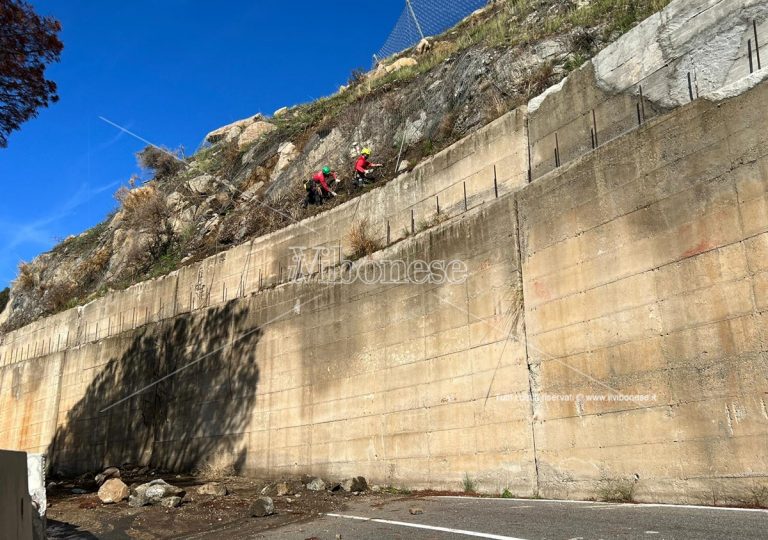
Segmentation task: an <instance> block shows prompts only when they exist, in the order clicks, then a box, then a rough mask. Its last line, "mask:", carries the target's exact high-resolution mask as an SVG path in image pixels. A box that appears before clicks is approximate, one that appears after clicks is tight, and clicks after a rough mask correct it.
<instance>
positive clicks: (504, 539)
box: [325, 514, 525, 540]
mask: <svg viewBox="0 0 768 540" xmlns="http://www.w3.org/2000/svg"><path fill="white" fill-rule="evenodd" d="M325 515H326V516H330V517H338V518H344V519H355V520H358V521H372V522H374V523H383V524H386V525H397V526H400V527H411V528H414V529H428V530H430V531H440V532H447V533H453V534H463V535H465V536H474V537H477V538H490V539H492V540H525V539H524V538H515V537H513V536H501V535H500V534H490V533H481V532H476V531H465V530H462V529H449V528H448V527H434V526H432V525H422V524H421V523H408V522H406V521H392V520H389V519H378V518H367V517H360V516H345V515H344V514H325Z"/></svg>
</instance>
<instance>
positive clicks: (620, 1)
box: [3, 0, 669, 330]
mask: <svg viewBox="0 0 768 540" xmlns="http://www.w3.org/2000/svg"><path fill="white" fill-rule="evenodd" d="M668 1H669V0H637V1H629V0H592V1H586V0H580V1H563V0H507V1H497V2H494V3H492V4H491V5H490V6H489V8H487V9H486V10H484V11H482V12H481V13H479V14H476V15H474V16H472V17H469V18H468V19H466V20H464V21H463V22H462V23H460V24H459V25H458V26H456V27H455V28H453V29H451V30H449V31H448V32H446V33H445V34H443V35H441V36H437V37H435V38H433V39H432V40H431V48H430V49H429V50H427V51H424V52H421V53H417V52H416V51H415V50H409V51H405V52H404V53H402V54H400V55H397V56H396V57H393V58H390V59H388V60H386V61H385V62H384V64H385V65H386V66H392V65H393V64H394V63H395V62H398V61H399V60H403V59H406V58H412V59H415V63H414V62H413V61H412V60H411V61H409V62H408V64H409V65H407V66H406V67H403V68H401V69H397V70H393V71H391V72H389V73H387V72H386V68H385V66H381V67H380V68H379V70H378V71H374V72H371V73H364V72H363V71H362V70H355V71H354V72H353V74H352V76H351V78H350V81H349V85H348V87H344V88H343V89H342V90H340V91H339V92H338V93H337V94H335V95H333V96H330V97H327V98H323V99H319V100H317V101H314V102H312V103H307V104H304V105H299V106H295V107H291V108H289V109H287V110H286V111H284V112H282V114H280V115H275V116H274V117H273V118H266V119H264V118H260V119H259V121H264V122H267V123H268V124H269V130H265V131H264V133H263V134H262V135H261V136H259V137H258V138H257V139H255V140H253V141H248V142H247V144H242V143H241V141H242V139H230V140H227V139H226V138H224V139H223V140H217V141H215V142H214V143H213V144H211V145H209V146H205V147H203V148H201V149H200V150H199V151H198V152H196V153H195V154H194V155H193V156H191V157H188V158H187V157H185V156H184V155H183V153H181V152H180V151H169V150H167V149H157V148H148V149H145V150H144V151H142V152H141V153H140V154H139V156H138V157H139V162H140V165H142V167H143V168H144V169H145V170H147V171H148V172H149V177H150V180H149V181H148V182H146V183H145V184H144V185H143V186H141V187H138V188H136V187H134V185H133V183H134V180H132V181H131V185H130V186H129V187H127V188H121V190H120V191H118V193H117V194H116V198H117V200H118V203H119V207H118V209H117V211H116V212H115V213H114V214H113V215H111V216H109V217H108V218H107V219H106V220H105V221H104V222H103V223H101V224H99V225H98V226H96V227H94V228H93V229H91V230H89V231H86V232H85V233H83V234H81V235H79V236H77V237H72V238H69V239H67V240H65V241H64V242H62V243H61V244H59V245H58V246H56V248H54V249H53V250H52V251H51V252H49V253H45V254H43V255H41V256H40V257H38V258H37V259H35V260H34V261H33V262H31V263H25V264H23V265H22V266H21V267H20V269H19V277H18V278H17V280H16V282H15V283H14V286H13V289H12V293H11V299H10V308H9V309H10V310H11V311H10V312H8V313H7V314H6V315H7V316H8V318H7V320H6V322H5V324H4V326H3V329H4V330H9V329H12V328H17V327H19V326H22V325H24V324H27V323H28V322H30V321H32V320H34V319H36V318H38V317H41V316H45V315H48V314H51V313H54V312H56V311H59V310H62V309H66V308H69V307H72V306H74V305H78V304H82V303H85V302H88V301H90V300H92V299H94V298H96V297H98V296H100V295H103V294H105V293H106V292H108V291H109V290H110V289H120V288H125V287H128V286H130V285H131V284H133V283H136V282H139V281H142V280H145V279H148V278H152V277H157V276H161V275H164V274H167V273H169V272H171V271H173V270H175V269H177V268H178V267H179V266H181V265H183V264H188V263H190V262H194V261H197V260H200V259H202V258H205V257H207V256H209V255H211V254H214V253H217V252H219V251H222V250H224V249H228V248H229V247H231V246H233V245H236V244H238V243H241V242H244V241H247V240H248V239H250V238H254V237H256V236H260V235H263V234H266V233H268V232H271V231H274V230H277V229H279V228H282V227H285V226H287V225H289V224H291V223H294V222H296V221H298V220H300V219H303V218H305V217H307V216H310V215H312V214H314V213H317V212H319V211H324V210H327V209H328V208H329V207H332V206H335V205H338V204H341V203H343V202H345V201H346V200H349V199H350V198H352V197H356V196H358V195H360V194H361V193H362V191H359V190H355V189H353V188H352V187H351V186H350V184H349V182H348V180H349V179H350V176H351V174H350V171H351V165H352V160H353V158H354V155H355V153H356V152H358V151H359V149H360V148H361V147H362V146H372V147H373V148H374V151H375V160H376V161H381V162H384V163H386V164H387V166H386V168H385V169H384V170H383V173H382V180H384V181H386V180H389V179H392V178H394V177H395V176H396V175H397V174H398V173H399V172H400V171H397V170H395V169H396V164H397V163H399V162H400V161H401V160H405V161H406V162H407V163H408V167H407V168H412V167H413V166H415V165H416V164H418V163H419V162H420V161H421V160H423V159H424V158H425V157H428V156H430V155H433V154H435V153H437V152H439V151H440V150H442V149H444V148H445V147H447V146H449V145H450V144H452V143H453V142H455V141H456V140H458V139H460V138H462V137H464V136H466V135H468V134H469V133H471V132H472V131H474V130H476V129H478V128H479V127H482V126H483V125H485V124H487V123H488V122H490V121H492V120H494V119H496V118H498V117H499V116H501V115H502V114H504V113H506V112H508V111H510V110H512V109H514V108H515V107H517V106H519V105H521V104H523V103H526V102H527V101H528V100H529V99H530V98H532V97H534V96H536V95H538V94H540V93H541V92H543V91H544V90H545V89H546V88H548V87H549V86H551V85H553V84H556V83H557V82H559V81H560V80H561V79H562V78H563V77H565V76H566V75H567V73H568V72H569V71H571V70H573V69H576V68H578V67H579V66H580V65H581V64H583V63H584V62H585V61H586V60H587V59H589V58H590V57H591V56H593V55H594V54H595V53H596V52H598V51H599V50H600V49H602V48H603V47H605V46H606V45H607V44H608V43H610V42H611V41H613V40H615V39H616V38H617V37H619V36H620V35H621V34H622V33H624V32H626V31H627V30H629V29H630V28H631V27H632V26H633V25H635V24H636V23H637V22H638V21H640V20H642V19H644V18H646V17H647V16H648V15H650V14H652V13H653V12H655V11H657V10H659V9H661V8H663V7H664V6H665V5H666V4H667V3H668ZM427 96H428V97H427ZM268 124H265V125H268ZM326 164H329V165H332V166H333V167H335V168H337V169H338V170H339V171H340V173H341V176H342V178H343V179H344V180H345V181H344V183H343V184H342V187H341V188H340V189H339V190H338V192H339V197H337V198H336V199H333V200H332V201H329V202H328V203H327V204H325V205H324V206H322V207H320V208H314V209H310V210H307V211H302V209H301V207H300V203H301V200H302V198H303V196H304V191H303V187H302V185H303V182H304V180H305V179H306V178H308V176H309V175H310V174H311V172H312V171H313V170H317V169H319V168H320V167H322V166H323V165H326Z"/></svg>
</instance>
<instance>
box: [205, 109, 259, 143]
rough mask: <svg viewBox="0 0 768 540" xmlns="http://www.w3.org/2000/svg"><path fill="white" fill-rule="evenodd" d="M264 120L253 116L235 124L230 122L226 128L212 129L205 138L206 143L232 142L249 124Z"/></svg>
mask: <svg viewBox="0 0 768 540" xmlns="http://www.w3.org/2000/svg"><path fill="white" fill-rule="evenodd" d="M262 118H264V117H263V116H262V115H261V114H257V115H255V116H251V117H250V118H244V119H242V120H238V121H237V122H232V123H231V124H227V125H226V126H222V127H220V128H218V129H214V130H213V131H211V132H210V133H209V134H208V135H206V136H205V140H206V142H209V143H211V144H216V143H217V142H220V141H226V142H229V141H232V140H234V139H236V138H237V137H238V136H239V135H240V134H241V133H242V132H243V130H244V129H245V128H246V126H248V125H249V124H252V123H253V122H256V121H258V120H261V119H262Z"/></svg>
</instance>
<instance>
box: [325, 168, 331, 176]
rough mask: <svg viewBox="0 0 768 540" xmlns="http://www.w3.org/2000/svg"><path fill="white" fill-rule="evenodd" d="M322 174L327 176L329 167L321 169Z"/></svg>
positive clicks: (329, 171) (329, 172) (329, 170)
mask: <svg viewBox="0 0 768 540" xmlns="http://www.w3.org/2000/svg"><path fill="white" fill-rule="evenodd" d="M323 174H324V175H326V176H328V175H329V174H331V168H330V167H323Z"/></svg>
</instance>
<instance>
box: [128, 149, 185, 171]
mask: <svg viewBox="0 0 768 540" xmlns="http://www.w3.org/2000/svg"><path fill="white" fill-rule="evenodd" d="M182 156H183V151H182V150H181V149H179V150H170V149H168V148H158V147H157V146H147V147H146V148H144V149H143V150H142V151H140V152H138V153H137V154H136V158H137V159H138V161H139V165H140V166H141V167H142V168H143V169H148V170H150V171H152V172H153V173H154V176H155V178H166V177H169V176H173V175H175V174H177V173H179V172H181V171H182V170H183V169H184V168H185V163H184V160H183V159H182Z"/></svg>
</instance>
